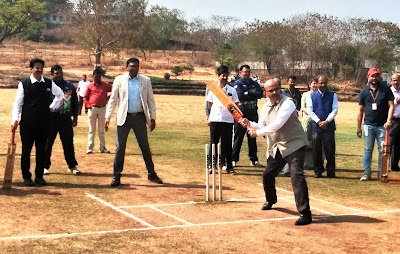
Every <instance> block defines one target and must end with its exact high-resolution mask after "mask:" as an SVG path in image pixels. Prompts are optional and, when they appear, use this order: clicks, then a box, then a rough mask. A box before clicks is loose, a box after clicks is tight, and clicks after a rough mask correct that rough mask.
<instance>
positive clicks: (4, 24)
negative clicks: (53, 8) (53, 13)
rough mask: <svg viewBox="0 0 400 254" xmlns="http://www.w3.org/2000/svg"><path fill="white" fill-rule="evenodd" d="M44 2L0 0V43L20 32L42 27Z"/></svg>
mask: <svg viewBox="0 0 400 254" xmlns="http://www.w3.org/2000/svg"><path fill="white" fill-rule="evenodd" d="M44 6H45V4H43V3H39V2H38V1H36V0H17V1H5V0H0V44H2V43H3V42H4V40H5V39H7V38H10V37H12V36H15V35H17V34H22V33H28V32H29V33H32V32H35V31H38V30H40V29H41V28H43V27H44V23H43V22H42V20H43V17H44V16H45V14H46V11H45V8H44Z"/></svg>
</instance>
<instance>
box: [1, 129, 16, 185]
mask: <svg viewBox="0 0 400 254" xmlns="http://www.w3.org/2000/svg"><path fill="white" fill-rule="evenodd" d="M16 147H17V145H16V144H15V130H14V131H13V132H12V134H11V142H10V143H8V150H7V162H6V170H5V171H4V182H3V188H4V189H10V188H11V183H12V178H13V173H14V161H15V150H16Z"/></svg>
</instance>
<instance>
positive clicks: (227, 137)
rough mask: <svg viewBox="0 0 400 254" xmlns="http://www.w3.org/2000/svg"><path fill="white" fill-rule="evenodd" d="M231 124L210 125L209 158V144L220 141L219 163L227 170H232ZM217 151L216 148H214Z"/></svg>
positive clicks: (217, 123) (209, 152)
mask: <svg viewBox="0 0 400 254" xmlns="http://www.w3.org/2000/svg"><path fill="white" fill-rule="evenodd" d="M232 127H233V124H232V123H221V122H211V123H210V146H209V150H208V154H209V158H211V149H212V147H211V144H215V146H217V144H218V143H219V140H220V139H221V163H222V164H225V165H226V168H227V169H232V168H233V166H232ZM215 149H216V150H217V147H215Z"/></svg>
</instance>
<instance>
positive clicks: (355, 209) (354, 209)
mask: <svg viewBox="0 0 400 254" xmlns="http://www.w3.org/2000/svg"><path fill="white" fill-rule="evenodd" d="M257 184H258V185H262V183H257ZM276 189H277V190H280V191H283V192H287V193H293V192H292V191H288V190H285V189H281V188H276ZM309 198H310V199H313V200H317V201H320V202H324V203H327V204H331V205H335V206H340V207H343V208H347V209H350V210H353V211H358V212H363V210H360V209H357V208H352V207H349V206H344V205H340V204H337V203H332V202H329V201H325V200H322V199H318V198H313V197H309Z"/></svg>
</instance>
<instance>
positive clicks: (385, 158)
mask: <svg viewBox="0 0 400 254" xmlns="http://www.w3.org/2000/svg"><path fill="white" fill-rule="evenodd" d="M389 170H390V144H389V130H388V129H387V130H386V135H385V143H383V151H382V168H381V179H380V180H381V182H382V183H387V182H389V176H388V175H389Z"/></svg>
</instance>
